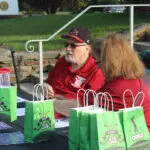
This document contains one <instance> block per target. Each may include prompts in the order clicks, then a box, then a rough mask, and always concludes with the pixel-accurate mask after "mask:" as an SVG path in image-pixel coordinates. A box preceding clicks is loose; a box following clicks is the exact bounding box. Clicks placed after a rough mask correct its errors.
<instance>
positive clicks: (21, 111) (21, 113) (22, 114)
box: [17, 108, 25, 116]
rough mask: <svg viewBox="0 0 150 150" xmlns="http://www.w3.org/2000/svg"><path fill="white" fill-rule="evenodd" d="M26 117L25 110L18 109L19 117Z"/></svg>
mask: <svg viewBox="0 0 150 150" xmlns="http://www.w3.org/2000/svg"><path fill="white" fill-rule="evenodd" d="M24 115H25V108H18V109H17V116H24Z"/></svg>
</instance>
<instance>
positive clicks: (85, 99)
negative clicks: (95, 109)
mask: <svg viewBox="0 0 150 150" xmlns="http://www.w3.org/2000/svg"><path fill="white" fill-rule="evenodd" d="M81 91H83V92H84V94H83V105H84V106H88V105H89V101H88V94H89V93H90V92H92V94H93V97H94V106H95V105H96V104H97V102H96V92H95V91H94V90H91V89H87V90H84V89H79V90H78V92H77V107H79V106H80V101H79V93H80V92H81Z"/></svg>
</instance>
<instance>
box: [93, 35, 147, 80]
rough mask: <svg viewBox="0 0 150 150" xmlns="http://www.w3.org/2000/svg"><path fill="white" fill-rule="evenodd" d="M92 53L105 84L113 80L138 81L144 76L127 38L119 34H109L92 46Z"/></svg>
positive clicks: (142, 68) (140, 62)
mask: <svg viewBox="0 0 150 150" xmlns="http://www.w3.org/2000/svg"><path fill="white" fill-rule="evenodd" d="M93 52H94V54H95V55H96V59H97V60H98V61H99V62H100V63H99V64H98V65H99V67H100V68H101V69H102V71H103V73H104V74H105V77H106V82H109V81H111V80H113V79H114V78H118V77H122V78H124V79H139V78H141V77H142V76H143V75H144V70H145V68H144V65H143V63H142V61H141V60H140V59H139V57H138V54H137V53H136V51H135V50H134V49H133V48H132V47H131V46H130V44H129V42H128V40H127V38H125V37H124V36H123V35H121V34H117V33H109V34H108V35H107V36H106V37H104V38H103V39H98V40H96V42H95V43H94V44H93Z"/></svg>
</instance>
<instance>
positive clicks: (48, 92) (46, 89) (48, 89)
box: [43, 83, 55, 98]
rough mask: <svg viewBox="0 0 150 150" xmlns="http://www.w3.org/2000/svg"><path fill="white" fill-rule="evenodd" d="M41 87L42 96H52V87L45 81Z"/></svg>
mask: <svg viewBox="0 0 150 150" xmlns="http://www.w3.org/2000/svg"><path fill="white" fill-rule="evenodd" d="M43 87H44V96H45V97H46V98H53V96H54V94H55V92H54V90H53V87H52V86H51V85H49V84H47V83H44V84H43Z"/></svg>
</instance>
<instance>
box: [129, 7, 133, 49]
mask: <svg viewBox="0 0 150 150" xmlns="http://www.w3.org/2000/svg"><path fill="white" fill-rule="evenodd" d="M130 42H131V47H133V42H134V6H133V5H131V6H130Z"/></svg>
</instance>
